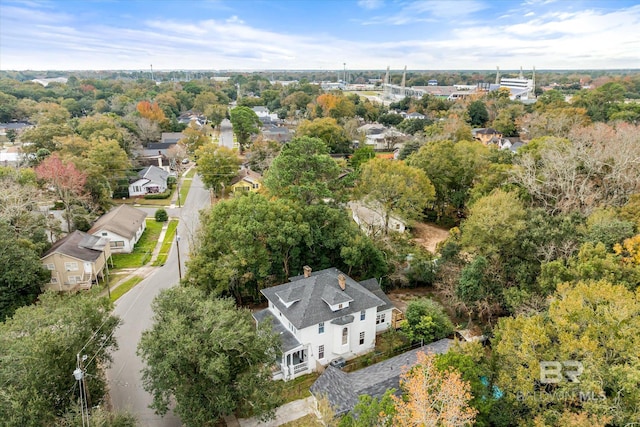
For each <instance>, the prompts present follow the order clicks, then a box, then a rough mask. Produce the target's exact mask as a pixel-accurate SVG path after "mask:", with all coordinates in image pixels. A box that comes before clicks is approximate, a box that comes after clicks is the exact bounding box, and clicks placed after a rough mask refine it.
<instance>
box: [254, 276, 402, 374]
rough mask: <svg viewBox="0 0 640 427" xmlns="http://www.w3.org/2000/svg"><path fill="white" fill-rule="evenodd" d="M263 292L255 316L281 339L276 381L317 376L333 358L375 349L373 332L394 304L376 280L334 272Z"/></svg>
mask: <svg viewBox="0 0 640 427" xmlns="http://www.w3.org/2000/svg"><path fill="white" fill-rule="evenodd" d="M289 280H290V282H289V283H285V284H282V285H279V286H274V287H271V288H267V289H263V290H262V291H261V292H262V294H263V295H264V296H265V297H266V298H267V300H268V301H269V307H268V308H266V309H264V310H261V311H258V312H256V313H254V315H253V316H254V318H255V319H256V321H257V322H258V323H263V322H270V323H271V325H272V328H273V331H274V332H276V333H277V334H279V335H280V339H281V342H282V357H281V358H280V359H279V360H278V361H277V363H276V369H275V371H274V379H284V380H290V379H293V378H295V377H297V376H300V375H303V374H307V373H309V372H315V371H317V370H319V368H320V369H321V367H324V366H327V365H328V364H329V363H330V362H331V361H332V360H334V359H337V358H344V359H351V358H354V357H356V356H359V355H362V354H365V353H367V352H369V351H371V350H373V348H374V346H375V338H376V333H377V332H382V331H384V330H386V329H387V328H388V327H389V325H390V324H391V321H392V311H393V310H394V307H393V304H392V303H391V301H390V300H389V298H387V296H386V295H385V294H384V292H382V289H380V285H379V284H378V283H377V281H376V280H375V279H369V280H365V281H363V282H357V281H355V280H354V279H352V278H350V277H348V276H347V275H345V274H344V273H342V272H341V271H340V270H338V269H336V268H328V269H325V270H320V271H317V272H313V271H312V270H311V268H310V267H308V266H305V268H304V274H303V275H300V276H296V277H292V278H290V279H289Z"/></svg>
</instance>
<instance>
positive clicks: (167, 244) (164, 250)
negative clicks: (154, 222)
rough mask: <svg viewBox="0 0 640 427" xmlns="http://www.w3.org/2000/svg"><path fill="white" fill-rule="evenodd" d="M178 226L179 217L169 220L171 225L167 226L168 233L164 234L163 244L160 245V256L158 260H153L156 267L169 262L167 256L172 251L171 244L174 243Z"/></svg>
mask: <svg viewBox="0 0 640 427" xmlns="http://www.w3.org/2000/svg"><path fill="white" fill-rule="evenodd" d="M177 227H178V220H177V219H172V220H171V221H169V227H168V228H167V233H166V234H165V235H164V240H163V241H162V246H161V247H160V252H159V253H158V258H156V260H155V261H154V262H153V266H154V267H157V266H160V265H164V263H165V262H167V257H168V256H169V252H170V251H171V246H172V245H173V240H174V238H175V235H176V228H177Z"/></svg>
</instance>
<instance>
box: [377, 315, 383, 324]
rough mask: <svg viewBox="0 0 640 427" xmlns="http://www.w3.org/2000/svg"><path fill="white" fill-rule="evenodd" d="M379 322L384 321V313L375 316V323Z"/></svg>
mask: <svg viewBox="0 0 640 427" xmlns="http://www.w3.org/2000/svg"><path fill="white" fill-rule="evenodd" d="M380 323H384V313H382V314H378V315H377V316H376V325H379V324H380Z"/></svg>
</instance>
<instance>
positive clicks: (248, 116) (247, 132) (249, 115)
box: [230, 107, 261, 153]
mask: <svg viewBox="0 0 640 427" xmlns="http://www.w3.org/2000/svg"><path fill="white" fill-rule="evenodd" d="M230 118H231V124H232V125H233V133H235V134H236V138H237V139H238V144H239V145H240V153H244V150H245V149H246V148H247V147H248V146H249V143H250V142H251V135H253V134H257V133H258V132H259V131H260V124H261V122H260V119H259V118H258V115H257V114H256V113H255V111H253V110H252V109H251V108H249V107H236V108H234V109H233V110H231V112H230Z"/></svg>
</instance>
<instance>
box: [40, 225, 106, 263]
mask: <svg viewBox="0 0 640 427" xmlns="http://www.w3.org/2000/svg"><path fill="white" fill-rule="evenodd" d="M108 244H109V240H108V239H104V238H101V237H96V236H92V235H91V234H87V233H83V232H82V231H78V230H76V231H74V232H73V233H71V234H68V235H66V236H65V237H63V238H62V239H60V240H58V241H57V242H55V243H54V244H53V246H51V248H50V249H49V250H48V251H47V252H45V253H44V255H43V256H42V258H45V257H47V256H49V255H51V254H52V253H56V252H57V253H60V254H63V255H68V256H70V257H73V258H77V259H80V260H82V261H95V260H97V259H98V258H99V257H100V256H101V255H102V252H103V251H104V248H105V246H106V245H108ZM42 258H41V259H42Z"/></svg>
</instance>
